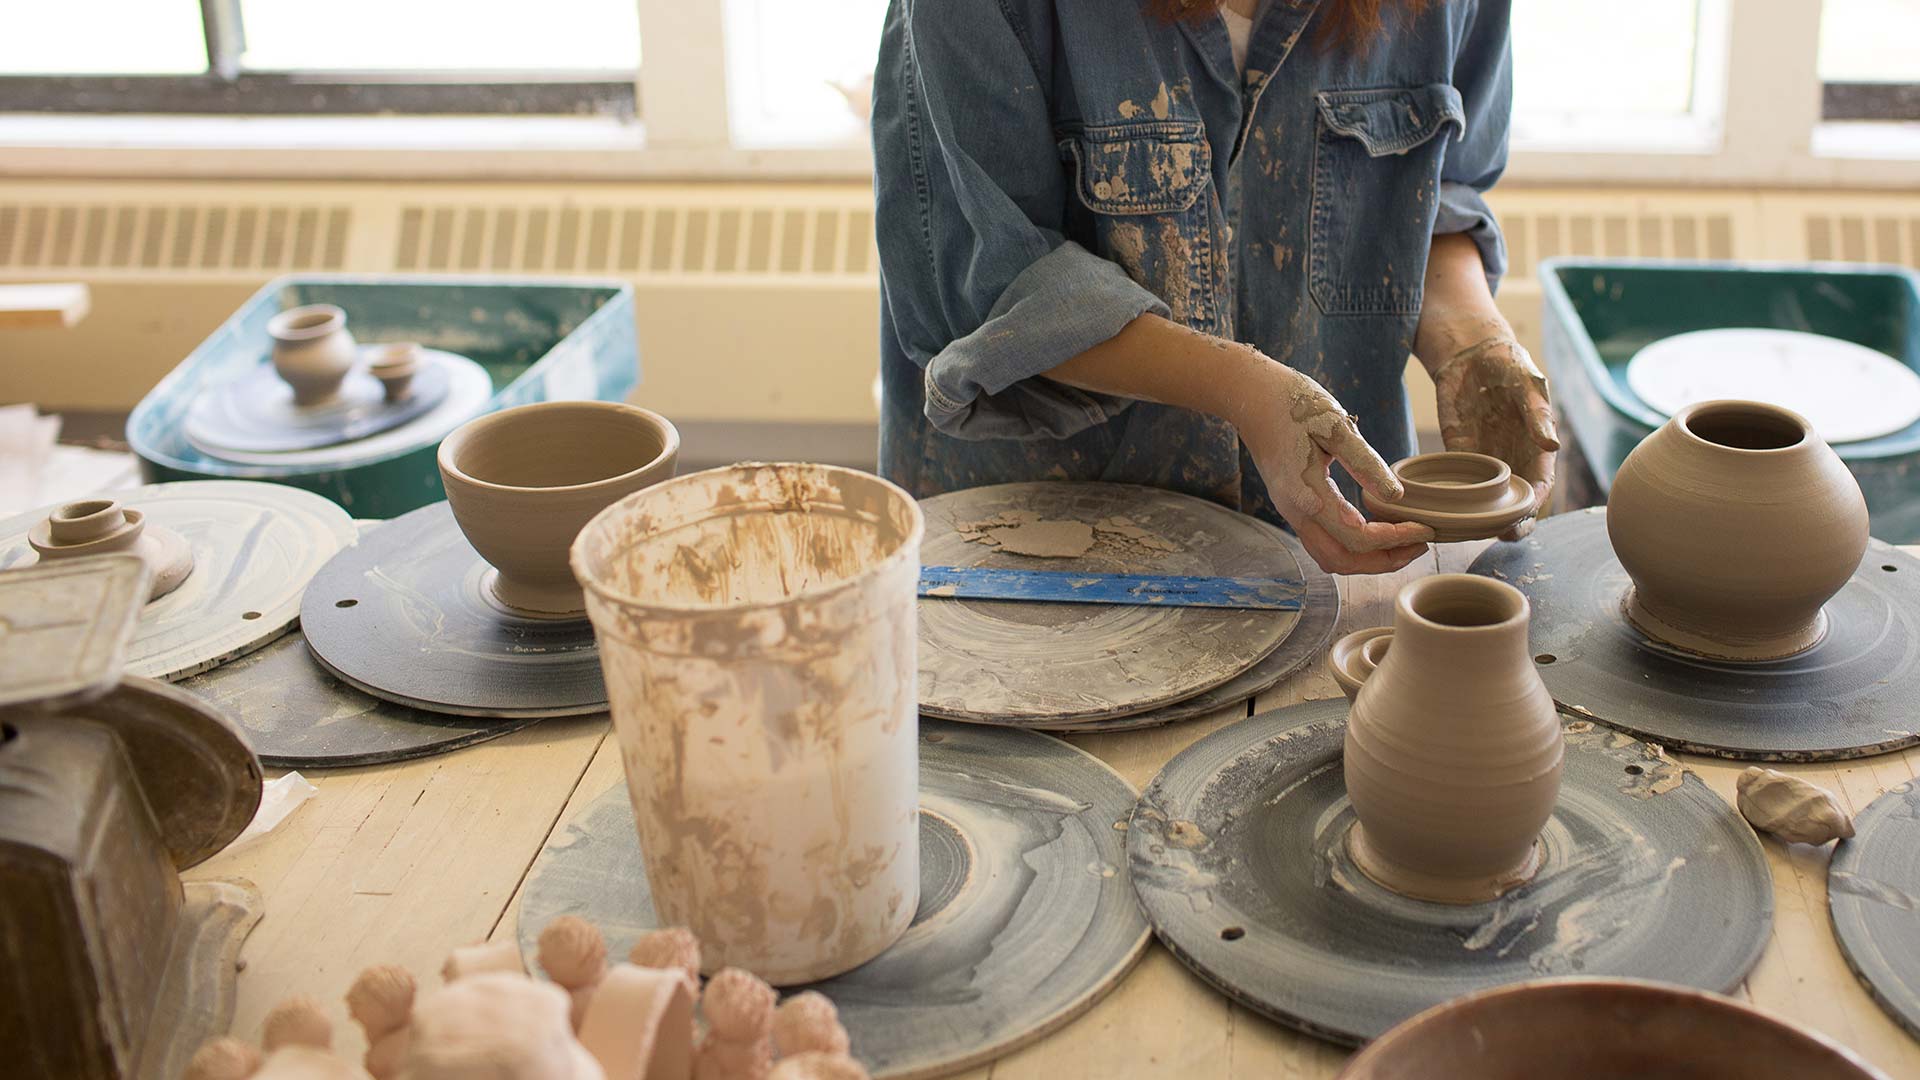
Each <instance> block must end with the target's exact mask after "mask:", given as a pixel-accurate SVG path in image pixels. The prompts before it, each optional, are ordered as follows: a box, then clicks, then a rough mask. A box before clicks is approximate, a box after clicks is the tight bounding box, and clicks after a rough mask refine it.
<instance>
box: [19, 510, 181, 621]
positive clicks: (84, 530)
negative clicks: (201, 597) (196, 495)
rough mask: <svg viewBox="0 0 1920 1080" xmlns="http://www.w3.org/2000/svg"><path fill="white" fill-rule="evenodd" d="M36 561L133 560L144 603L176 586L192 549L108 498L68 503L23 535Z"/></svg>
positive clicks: (176, 537) (134, 511)
mask: <svg viewBox="0 0 1920 1080" xmlns="http://www.w3.org/2000/svg"><path fill="white" fill-rule="evenodd" d="M27 543H28V544H30V545H32V546H33V550H34V551H36V552H38V553H39V554H40V559H41V561H42V562H46V561H48V560H52V559H72V558H80V557H83V556H88V555H113V554H128V555H137V556H139V557H140V561H141V562H144V563H146V564H147V570H148V572H149V574H150V575H151V577H150V578H149V580H150V582H151V584H150V585H149V587H148V592H147V599H148V601H153V600H158V599H160V598H161V597H163V596H165V595H167V594H168V593H170V592H172V591H173V590H175V589H177V588H179V587H180V583H181V582H183V581H185V580H187V575H188V574H191V573H193V548H192V546H191V545H189V544H188V543H187V541H186V539H185V538H184V537H182V536H181V535H180V534H179V533H176V532H174V531H173V530H172V529H166V528H162V527H161V526H158V525H152V524H149V523H148V522H147V520H146V515H144V514H142V513H141V512H140V511H138V510H129V509H127V508H125V507H122V506H121V505H120V503H119V502H117V501H116V500H113V499H87V500H84V501H82V502H70V503H67V504H66V505H64V506H61V507H59V508H57V509H55V510H54V511H53V513H51V514H49V515H48V516H47V520H45V521H43V522H41V523H40V524H38V525H35V526H34V527H33V528H32V529H31V530H29V531H28V533H27Z"/></svg>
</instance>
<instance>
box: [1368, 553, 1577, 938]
mask: <svg viewBox="0 0 1920 1080" xmlns="http://www.w3.org/2000/svg"><path fill="white" fill-rule="evenodd" d="M1527 621H1528V606H1527V598H1526V597H1525V596H1523V595H1521V593H1520V590H1518V589H1516V588H1514V587H1513V586H1511V585H1508V584H1506V583H1504V582H1499V581H1494V580H1492V579H1490V578H1483V577H1475V576H1473V575H1470V574H1440V575H1436V576H1434V577H1429V578H1424V579H1422V580H1420V581H1416V582H1414V583H1413V584H1411V585H1408V586H1407V587H1406V588H1404V589H1401V590H1400V595H1399V596H1398V597H1396V598H1395V599H1394V622H1393V634H1392V637H1391V639H1390V640H1391V643H1392V647H1391V648H1390V649H1388V648H1386V647H1385V646H1384V645H1378V646H1376V647H1375V649H1376V653H1377V655H1378V656H1379V665H1378V666H1377V667H1376V668H1374V669H1373V671H1372V673H1371V674H1370V675H1368V676H1366V679H1365V681H1364V682H1363V683H1362V684H1361V686H1360V690H1359V693H1358V694H1357V695H1356V696H1355V698H1354V702H1353V709H1352V711H1351V712H1350V713H1349V715H1348V718H1347V735H1346V750H1345V759H1344V766H1343V767H1344V771H1345V774H1346V781H1347V794H1348V796H1349V797H1350V798H1351V799H1352V800H1353V810H1354V814H1355V815H1356V816H1357V817H1358V819H1359V821H1358V822H1357V823H1356V824H1355V825H1354V826H1353V828H1352V830H1351V831H1349V832H1348V834H1347V850H1348V853H1349V854H1350V855H1351V856H1352V857H1353V860H1354V862H1355V864H1356V865H1358V866H1359V867H1360V869H1361V870H1362V871H1364V872H1365V873H1366V874H1367V876H1368V877H1371V878H1373V879H1374V880H1375V881H1377V882H1379V883H1380V884H1382V885H1384V886H1386V887H1387V888H1389V889H1392V890H1394V891H1395V892H1398V893H1401V894H1403V895H1407V896H1412V897H1415V898H1418V899H1422V900H1434V901H1439V902H1441V903H1451V904H1470V903H1477V902H1479V901H1483V900H1490V899H1492V898H1494V897H1496V896H1499V895H1500V894H1501V893H1503V892H1506V891H1507V890H1509V889H1512V888H1514V887H1515V886H1518V885H1521V884H1523V883H1525V882H1526V881H1527V880H1529V879H1530V878H1532V876H1533V874H1534V871H1535V870H1537V869H1538V868H1539V862H1540V852H1539V845H1538V838H1539V835H1540V830H1541V828H1542V827H1543V826H1544V825H1545V824H1546V823H1547V819H1548V817H1550V816H1551V815H1552V813H1553V805H1554V800H1555V799H1556V798H1557V797H1558V795H1559V791H1560V769H1561V759H1562V755H1563V750H1564V748H1563V746H1562V742H1561V734H1560V721H1559V718H1558V717H1557V716H1556V715H1555V713H1554V706H1553V697H1552V695H1550V694H1549V693H1548V692H1547V688H1546V686H1545V684H1543V683H1542V682H1541V681H1540V675H1539V673H1538V672H1537V671H1535V670H1534V665H1533V660H1532V658H1531V657H1530V656H1529V655H1528V652H1527ZM1374 640H1376V641H1380V640H1382V639H1378V638H1376V639H1374Z"/></svg>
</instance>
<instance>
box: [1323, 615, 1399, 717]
mask: <svg viewBox="0 0 1920 1080" xmlns="http://www.w3.org/2000/svg"><path fill="white" fill-rule="evenodd" d="M1392 644H1393V627H1391V626H1375V627H1371V628H1369V629H1366V630H1355V631H1354V632H1353V633H1351V634H1348V635H1347V636H1345V637H1343V638H1341V639H1340V640H1338V641H1336V642H1334V643H1333V645H1332V646H1331V647H1330V648H1328V649H1327V674H1329V675H1331V676H1333V681H1334V682H1337V683H1339V684H1340V692H1341V693H1343V694H1345V695H1347V700H1348V701H1352V700H1353V699H1354V698H1355V697H1356V696H1358V695H1359V693H1360V684H1361V683H1364V682H1366V681H1367V676H1369V675H1371V674H1373V669H1374V668H1377V667H1379V666H1380V661H1381V660H1383V659H1385V658H1386V655H1387V647H1388V646H1389V645H1392Z"/></svg>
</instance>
